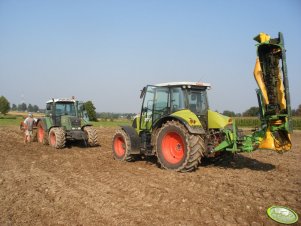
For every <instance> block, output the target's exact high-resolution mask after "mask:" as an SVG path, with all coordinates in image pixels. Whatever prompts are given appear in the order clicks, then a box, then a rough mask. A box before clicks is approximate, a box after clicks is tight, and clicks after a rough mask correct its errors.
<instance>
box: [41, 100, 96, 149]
mask: <svg viewBox="0 0 301 226" xmlns="http://www.w3.org/2000/svg"><path fill="white" fill-rule="evenodd" d="M37 140H38V142H39V143H42V144H44V145H47V144H49V145H50V146H52V147H54V148H58V149H60V148H64V147H65V144H66V141H69V140H70V141H71V140H81V141H84V142H85V144H86V145H89V146H91V147H93V146H97V145H98V141H97V132H96V130H95V129H94V128H93V127H92V124H90V123H89V119H88V115H87V112H86V111H85V107H84V103H83V102H79V101H77V100H75V99H74V98H72V99H66V98H64V99H51V100H49V101H47V103H46V116H45V117H43V118H39V119H38V120H37Z"/></svg>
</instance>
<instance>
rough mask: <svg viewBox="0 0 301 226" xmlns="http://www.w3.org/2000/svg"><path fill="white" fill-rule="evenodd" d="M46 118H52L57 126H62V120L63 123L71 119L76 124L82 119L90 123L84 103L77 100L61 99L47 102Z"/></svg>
mask: <svg viewBox="0 0 301 226" xmlns="http://www.w3.org/2000/svg"><path fill="white" fill-rule="evenodd" d="M46 116H48V117H50V118H52V121H53V124H54V125H56V126H62V119H63V121H66V119H71V121H74V123H76V121H79V122H80V119H83V120H84V121H87V122H88V116H87V113H86V111H85V107H84V103H83V102H79V101H77V100H75V99H67V98H61V99H52V100H49V101H47V102H46ZM76 119H77V120H76ZM74 123H71V124H74ZM63 124H64V123H63Z"/></svg>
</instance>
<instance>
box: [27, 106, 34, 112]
mask: <svg viewBox="0 0 301 226" xmlns="http://www.w3.org/2000/svg"><path fill="white" fill-rule="evenodd" d="M27 111H29V112H33V106H32V105H31V104H28V106H27Z"/></svg>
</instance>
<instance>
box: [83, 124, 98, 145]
mask: <svg viewBox="0 0 301 226" xmlns="http://www.w3.org/2000/svg"><path fill="white" fill-rule="evenodd" d="M84 131H85V133H86V135H87V143H88V145H89V146H90V147H95V146H97V145H98V141H97V132H96V130H95V129H94V128H93V127H91V126H86V127H85V128H84Z"/></svg>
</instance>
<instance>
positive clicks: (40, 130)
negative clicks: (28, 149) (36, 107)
mask: <svg viewBox="0 0 301 226" xmlns="http://www.w3.org/2000/svg"><path fill="white" fill-rule="evenodd" d="M37 140H38V142H39V143H41V144H44V145H46V144H48V136H47V132H46V131H45V126H44V123H43V122H42V121H39V122H38V125H37Z"/></svg>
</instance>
